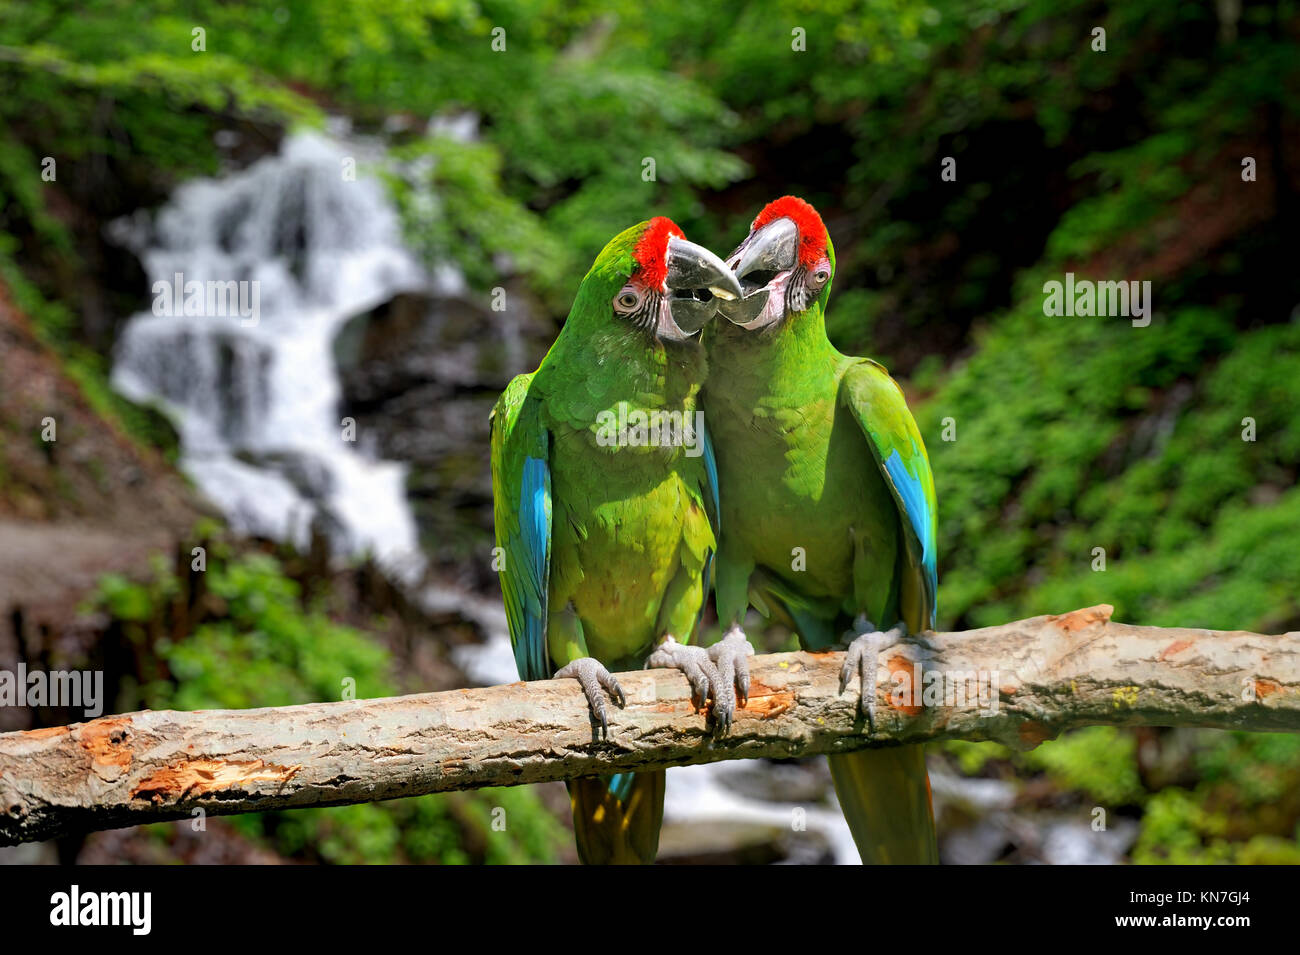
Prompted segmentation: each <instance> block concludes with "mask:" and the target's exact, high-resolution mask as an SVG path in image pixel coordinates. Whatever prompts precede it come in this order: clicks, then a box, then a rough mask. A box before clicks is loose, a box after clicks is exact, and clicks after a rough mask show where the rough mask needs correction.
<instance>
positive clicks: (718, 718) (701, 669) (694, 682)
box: [645, 633, 736, 733]
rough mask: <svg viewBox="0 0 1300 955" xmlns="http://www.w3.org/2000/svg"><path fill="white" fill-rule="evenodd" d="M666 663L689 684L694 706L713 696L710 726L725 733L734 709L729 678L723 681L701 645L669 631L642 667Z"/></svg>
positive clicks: (733, 693)
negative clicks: (680, 637)
mask: <svg viewBox="0 0 1300 955" xmlns="http://www.w3.org/2000/svg"><path fill="white" fill-rule="evenodd" d="M652 667H669V668H672V669H675V670H681V671H682V672H683V673H685V674H686V679H687V680H688V681H689V682H690V684H691V700H692V702H694V704H695V707H696V709H700V708H702V707H703V706H704V704H705V702H706V701H707V700H708V699H709V697H713V710H712V714H711V721H712V724H713V729H714V731H715V732H718V733H725V732H726V731H727V728H728V727H730V726H731V720H732V717H733V715H734V714H735V711H736V692H735V690H734V689H733V688H732V684H731V681H730V680H727V681H725V682H724V681H723V679H722V675H721V674H720V673H719V672H718V668H717V666H716V665H715V664H714V662H713V660H712V659H710V657H709V651H707V650H705V649H704V648H703V647H693V646H690V645H689V644H685V643H678V642H677V638H676V637H674V636H673V635H672V634H671V633H668V634H665V635H664V638H663V640H661V641H660V642H659V645H658V646H657V647H655V649H654V652H653V653H651V654H650V656H648V657H646V661H645V668H646V669H647V670H649V669H651V668H652Z"/></svg>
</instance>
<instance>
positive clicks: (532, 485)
mask: <svg viewBox="0 0 1300 955" xmlns="http://www.w3.org/2000/svg"><path fill="white" fill-rule="evenodd" d="M519 530H520V536H521V538H522V543H523V549H524V564H525V569H526V572H527V575H528V593H527V596H526V599H525V602H524V608H523V609H524V632H523V634H522V639H516V641H515V648H514V649H515V664H516V665H517V666H518V668H519V676H520V677H521V678H523V679H525V680H545V679H548V678H549V677H550V676H551V665H550V659H549V657H548V655H547V650H546V615H547V607H546V591H547V588H548V586H549V583H550V581H549V577H550V568H551V469H550V466H549V465H548V464H547V463H546V461H545V460H542V459H540V458H534V457H529V458H525V459H524V473H523V481H522V485H521V487H520V491H519Z"/></svg>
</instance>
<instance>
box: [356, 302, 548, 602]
mask: <svg viewBox="0 0 1300 955" xmlns="http://www.w3.org/2000/svg"><path fill="white" fill-rule="evenodd" d="M504 301H505V302H506V303H508V307H507V308H506V309H505V310H504V311H494V310H493V309H492V308H490V307H489V304H488V299H487V298H484V299H483V300H482V301H480V300H479V299H477V298H473V297H469V296H466V295H438V294H434V293H410V294H401V295H397V296H395V297H394V298H392V299H390V300H389V301H387V302H385V303H383V304H382V305H380V306H378V307H377V308H375V309H373V310H372V311H370V312H366V313H365V314H362V315H358V316H356V317H355V318H353V319H351V320H349V321H348V322H347V323H346V325H345V326H344V327H343V329H342V331H341V332H340V334H339V335H338V337H337V338H336V340H335V345H334V353H335V358H336V360H337V362H338V366H339V372H340V379H341V384H342V392H343V409H342V412H341V413H342V414H345V415H351V416H352V417H354V418H356V420H357V425H358V430H359V432H360V433H362V434H364V435H366V436H367V438H368V439H371V440H373V442H374V445H373V453H374V454H375V455H377V456H379V457H382V458H385V459H387V460H394V461H402V462H404V463H406V464H407V465H408V466H409V470H408V472H407V494H408V500H409V502H410V505H411V507H412V510H413V512H414V515H415V520H416V525H417V527H418V530H419V534H420V543H421V546H422V548H423V550H424V551H425V553H426V554H427V555H428V556H429V557H430V558H431V560H432V561H433V562H434V563H435V564H442V565H451V564H455V565H462V566H463V565H465V564H466V563H467V562H469V563H471V564H473V565H474V567H475V568H476V569H475V571H474V572H473V573H472V574H471V578H472V579H473V580H479V581H481V582H482V583H483V585H484V586H489V587H490V586H491V582H490V580H489V578H490V577H491V576H492V575H491V574H490V572H489V571H488V569H487V568H488V559H487V555H488V553H489V551H490V548H491V535H492V479H491V472H490V469H489V425H488V415H489V413H490V412H491V410H492V406H493V405H494V404H495V403H496V400H497V397H498V396H499V395H500V393H501V391H502V390H503V389H504V388H505V386H506V385H507V384H508V383H509V381H510V379H511V377H513V376H514V375H516V374H519V373H520V372H522V371H525V370H531V369H533V368H535V367H536V365H537V363H538V362H539V361H540V360H541V357H542V355H544V354H545V351H546V349H547V348H548V347H549V345H550V343H551V341H552V339H553V337H554V334H555V328H554V325H553V323H552V322H551V321H550V319H549V317H547V316H544V315H541V314H539V313H538V312H537V311H536V310H535V309H534V308H533V307H532V306H531V304H530V299H529V298H528V295H527V293H526V292H525V290H524V289H523V288H522V286H517V287H516V286H514V285H511V284H509V283H508V284H507V286H506V287H505V296H504ZM480 565H481V566H480Z"/></svg>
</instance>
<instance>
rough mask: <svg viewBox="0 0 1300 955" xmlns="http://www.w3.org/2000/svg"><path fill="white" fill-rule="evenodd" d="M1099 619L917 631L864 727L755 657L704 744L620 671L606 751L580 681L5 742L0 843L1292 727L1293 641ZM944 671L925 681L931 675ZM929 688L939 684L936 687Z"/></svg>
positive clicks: (685, 695)
mask: <svg viewBox="0 0 1300 955" xmlns="http://www.w3.org/2000/svg"><path fill="white" fill-rule="evenodd" d="M1111 609H1112V608H1111V607H1109V606H1107V605H1101V606H1098V607H1090V608H1087V609H1084V610H1076V611H1074V612H1073V613H1068V614H1062V615H1057V616H1043V617H1033V618H1031V619H1028V620H1020V621H1017V622H1015V623H1009V624H1004V625H1002V626H997V627H987V628H984V629H981V630H970V631H965V632H958V633H927V634H924V635H922V636H921V637H918V638H916V639H915V640H912V641H910V642H908V643H906V644H903V645H900V646H898V647H895V648H892V649H890V650H887V651H886V652H885V653H884V655H883V656H882V659H881V661H880V673H879V676H880V681H879V685H878V687H877V693H878V707H877V720H876V727H875V730H874V732H868V728H867V726H866V724H865V722H864V720H863V719H862V717H861V716H859V714H858V709H857V688H858V680H857V678H856V676H855V677H854V679H853V680H852V681H851V683H850V685H849V689H848V691H846V692H845V693H840V692H839V678H840V666H841V664H842V662H843V658H844V655H843V654H842V653H831V652H828V653H815V654H814V653H776V654H770V655H766V656H759V657H755V658H753V660H752V662H751V674H752V685H751V690H750V698H749V703H748V705H747V706H745V707H744V708H743V709H738V710H737V712H736V722H735V724H734V726H733V727H732V730H731V732H730V733H729V734H728V735H727V736H725V737H722V738H714V737H712V736H711V735H710V734H709V732H708V730H707V728H706V721H705V714H704V713H702V712H700V711H697V710H696V709H695V707H694V706H693V705H692V703H691V699H690V689H689V687H688V685H687V682H686V679H685V678H684V677H683V676H682V675H681V674H680V673H678V672H676V671H669V670H649V671H638V672H633V673H625V674H619V681H620V683H621V684H622V686H623V689H624V691H625V692H626V694H627V707H626V708H625V709H618V708H617V707H614V706H612V705H611V706H610V708H609V711H610V733H609V739H608V741H605V740H600V741H597V740H596V739H595V736H594V734H593V730H592V726H591V722H590V720H589V717H588V714H587V708H586V704H585V701H584V700H583V698H582V694H581V692H580V690H579V688H578V684H577V683H576V682H574V681H572V680H548V681H539V682H534V683H514V684H509V685H505V686H496V687H489V688H487V689H475V690H456V691H452V692H447V693H429V694H420V695H415V696H404V697H393V698H387V699H376V700H350V701H345V702H339V703H312V704H306V705H302V706H286V707H278V708H270V709H256V710H211V711H198V712H193V713H182V712H173V711H145V712H140V713H127V714H123V715H121V716H106V717H102V718H100V719H96V720H92V721H90V722H87V723H77V724H74V725H72V726H60V727H53V728H50V729H41V730H32V731H28V732H20V733H5V734H0V845H11V844H14V843H16V842H23V841H30V840H38V839H48V838H51V837H52V836H56V835H59V834H60V833H64V832H68V831H76V830H93V829H108V828H114V827H118V826H131V825H136V824H138V823H145V822H155V821H158V820H163V819H176V818H187V817H189V816H191V815H192V814H193V811H194V810H195V809H202V810H204V812H206V813H209V814H213V815H224V814H232V813H242V812H257V811H260V810H267V809H287V808H294V807H304V806H330V805H339V804H343V803H359V802H373V801H377V800H381V799H393V798H397V797H400V796H416V795H421V794H424V793H431V792H441V791H444V790H451V789H471V788H475V787H480V786H513V785H518V784H521V783H532V782H543V781H549V780H559V779H568V778H571V777H575V776H586V775H593V774H604V773H612V772H623V771H627V770H639V769H659V768H664V767H671V766H684V765H688V764H691V763H704V762H713V761H716V760H723V759H745V758H753V757H761V756H775V757H789V756H807V755H811V754H815V753H833V752H843V751H848V750H853V749H860V748H863V747H866V746H876V745H879V746H889V745H897V744H900V743H918V742H924V741H927V740H936V739H944V738H960V739H969V740H984V739H994V740H1000V741H1002V742H1004V743H1008V744H1010V745H1012V746H1015V747H1017V748H1021V749H1024V748H1029V747H1033V746H1036V745H1037V744H1039V743H1041V742H1042V741H1043V740H1046V739H1050V738H1052V737H1054V736H1056V735H1057V734H1058V733H1060V732H1061V731H1062V730H1066V729H1071V728H1074V727H1078V726H1085V725H1089V724H1097V723H1107V724H1112V725H1123V726H1200V727H1217V728H1223V729H1240V730H1257V731H1258V730H1266V731H1286V732H1296V731H1300V633H1288V634H1282V635H1278V636H1264V635H1261V634H1256V633H1247V632H1244V631H1212V630H1190V629H1167V628H1160V627H1133V626H1127V625H1124V624H1118V623H1113V622H1111V620H1110V615H1111ZM927 674H935V676H927ZM936 681H937V682H936Z"/></svg>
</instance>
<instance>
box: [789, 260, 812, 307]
mask: <svg viewBox="0 0 1300 955" xmlns="http://www.w3.org/2000/svg"><path fill="white" fill-rule="evenodd" d="M812 297H813V296H812V290H811V289H809V288H808V270H807V269H806V268H804V267H803V266H802V265H799V266H796V267H795V270H794V271H793V272H791V273H790V279H789V281H787V282H786V284H785V313H786V314H787V315H791V314H794V313H796V312H802V311H803V310H804V309H806V308H807V307H808V306H809V305H810V304H812Z"/></svg>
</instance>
